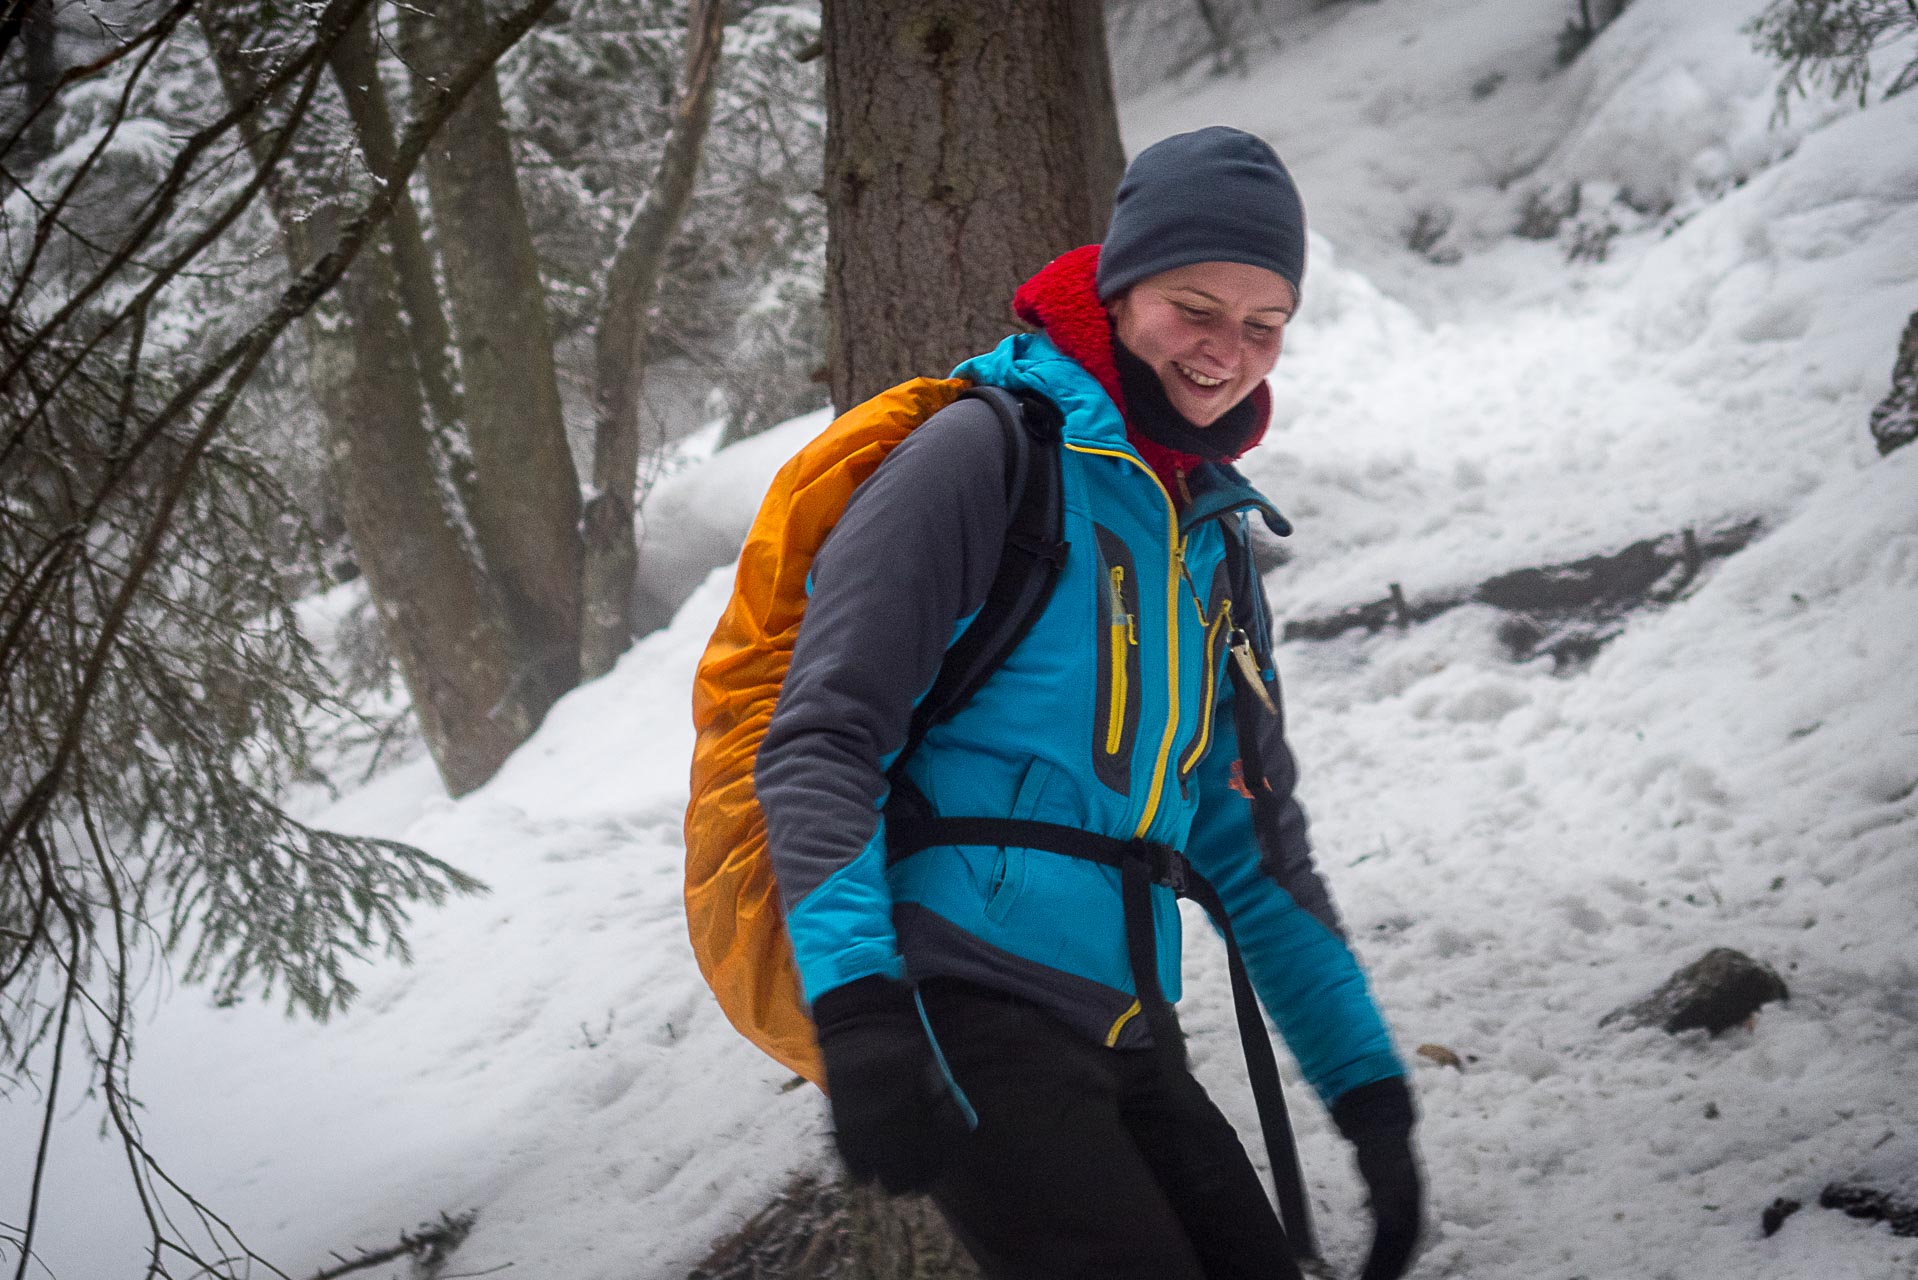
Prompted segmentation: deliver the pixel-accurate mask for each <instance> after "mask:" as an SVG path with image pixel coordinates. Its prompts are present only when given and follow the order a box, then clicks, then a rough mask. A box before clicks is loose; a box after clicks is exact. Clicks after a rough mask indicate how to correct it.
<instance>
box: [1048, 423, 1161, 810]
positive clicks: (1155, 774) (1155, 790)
mask: <svg viewBox="0 0 1918 1280" xmlns="http://www.w3.org/2000/svg"><path fill="white" fill-rule="evenodd" d="M1066 448H1068V449H1070V450H1072V451H1073V452H1074V453H1086V454H1097V455H1101V456H1104V457H1108V458H1122V459H1124V460H1125V461H1127V462H1129V463H1131V464H1132V465H1133V466H1135V467H1137V468H1139V470H1141V471H1143V472H1145V473H1146V475H1147V476H1148V477H1149V478H1150V479H1151V481H1152V486H1153V488H1155V489H1157V490H1158V491H1159V496H1160V497H1162V498H1164V499H1165V511H1166V529H1167V532H1168V534H1169V535H1170V536H1169V537H1168V538H1167V540H1166V546H1168V547H1170V548H1171V551H1172V563H1171V565H1170V566H1169V568H1170V572H1168V573H1167V574H1166V581H1165V627H1166V641H1167V643H1166V658H1165V665H1166V685H1167V690H1166V692H1167V695H1168V700H1167V707H1166V718H1165V734H1164V735H1163V736H1162V737H1161V738H1160V739H1159V755H1158V758H1157V759H1156V760H1155V761H1154V762H1153V765H1152V789H1151V790H1150V791H1148V792H1146V797H1145V811H1144V812H1143V813H1141V814H1140V815H1139V825H1138V827H1137V828H1136V829H1135V830H1134V831H1133V833H1132V838H1133V839H1134V840H1140V839H1143V838H1144V837H1145V833H1146V832H1147V831H1148V830H1149V829H1151V826H1152V819H1153V818H1154V817H1155V816H1156V815H1157V814H1158V812H1159V801H1160V799H1161V798H1162V797H1163V796H1164V795H1165V767H1166V765H1167V764H1168V763H1169V762H1170V761H1171V759H1172V742H1173V740H1174V739H1175V738H1176V737H1177V736H1178V733H1179V578H1180V576H1181V575H1182V574H1183V573H1184V572H1185V540H1184V539H1183V538H1181V537H1180V536H1179V509H1178V507H1176V506H1175V505H1173V502H1172V495H1171V494H1170V493H1168V492H1166V487H1165V485H1164V484H1163V483H1161V482H1160V480H1159V477H1158V476H1157V475H1156V474H1155V473H1154V472H1153V470H1152V468H1151V467H1148V466H1147V465H1146V464H1145V463H1144V462H1143V461H1141V460H1140V459H1139V458H1138V457H1137V456H1136V455H1134V454H1130V453H1126V452H1124V451H1122V450H1119V449H1089V448H1087V447H1086V446H1084V445H1077V444H1072V443H1071V442H1069V441H1068V442H1066Z"/></svg>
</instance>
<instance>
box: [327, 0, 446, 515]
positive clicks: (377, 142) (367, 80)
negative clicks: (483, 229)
mask: <svg viewBox="0 0 1918 1280" xmlns="http://www.w3.org/2000/svg"><path fill="white" fill-rule="evenodd" d="M327 61H328V65H329V66H330V67H331V68H332V71H333V78H334V80H335V81H336V82H337V83H338V84H339V87H340V94H341V96H342V97H343V98H344V99H345V100H346V109H347V111H348V113H349V114H351V115H352V117H353V129H354V132H355V133H356V134H357V135H358V136H359V141H360V150H361V151H362V153H363V154H364V155H365V156H366V167H367V170H368V171H369V172H370V173H372V175H373V176H374V177H375V178H377V179H379V180H380V181H381V182H390V181H392V178H393V163H394V157H393V147H394V144H393V113H392V111H391V110H390V109H389V108H388V106H387V101H386V90H385V89H384V88H383V87H382V86H381V84H380V72H379V63H378V59H377V57H376V55H375V52H374V48H373V19H372V15H371V14H370V13H369V14H368V15H367V16H366V17H364V18H362V19H361V20H360V21H359V22H356V23H354V24H353V26H352V28H351V29H349V30H348V31H347V33H346V35H345V36H344V37H342V38H341V40H340V42H339V43H338V44H336V45H334V46H333V51H332V54H331V55H330V56H329V58H328V60H327ZM389 229H390V234H391V236H392V242H393V270H394V272H395V274H397V275H398V277H399V286H400V300H401V301H402V303H403V304H404V305H405V307H406V320H407V325H406V331H407V336H408V337H409V338H410V339H411V346H412V350H413V363H414V364H415V365H417V366H418V367H419V376H420V387H421V389H422V390H423V391H424V392H425V393H426V404H427V407H428V408H429V409H431V410H432V413H433V419H434V423H435V425H436V426H437V427H438V428H439V430H440V431H441V432H442V433H447V434H449V435H450V434H451V433H453V432H456V431H457V430H458V429H459V425H460V423H461V421H462V415H461V410H460V400H459V392H458V389H457V388H458V383H459V375H458V373H457V372H456V371H455V370H454V368H453V333H452V330H451V329H450V328H449V327H448V325H447V323H446V309H445V306H444V304H443V303H442V301H441V299H440V288H439V281H438V280H437V279H435V278H434V275H433V254H432V251H431V250H430V249H429V248H428V247H427V244H426V232H425V230H424V229H423V228H422V227H421V225H420V213H419V209H418V207H417V206H415V205H414V203H413V197H412V196H411V195H410V194H409V193H408V191H407V190H405V189H404V188H402V189H401V191H400V192H399V193H398V195H397V196H395V197H394V200H393V217H392V221H391V222H390V223H389ZM460 461H461V462H465V461H466V460H463V459H462V460H460ZM455 481H456V486H457V487H458V489H459V491H460V496H461V498H462V499H463V500H464V501H466V502H468V503H470V502H472V501H473V496H472V493H471V488H472V468H471V466H470V465H460V466H457V467H456V469H455Z"/></svg>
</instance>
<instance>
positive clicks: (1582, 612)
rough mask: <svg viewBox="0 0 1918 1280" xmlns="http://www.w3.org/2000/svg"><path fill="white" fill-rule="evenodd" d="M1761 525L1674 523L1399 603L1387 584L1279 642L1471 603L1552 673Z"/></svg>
mask: <svg viewBox="0 0 1918 1280" xmlns="http://www.w3.org/2000/svg"><path fill="white" fill-rule="evenodd" d="M1763 529H1764V522H1763V521H1761V520H1756V519H1747V520H1738V521H1734V522H1730V523H1727V524H1723V525H1718V526H1715V527H1712V528H1709V529H1706V530H1705V531H1703V532H1699V531H1697V530H1693V529H1683V530H1680V531H1679V532H1677V533H1668V534H1665V535H1663V536H1662V537H1657V538H1647V539H1644V540H1643V541H1640V542H1634V543H1632V544H1631V545H1630V546H1628V547H1626V548H1625V549H1624V550H1622V551H1617V552H1612V553H1610V554H1607V555H1597V556H1586V557H1585V558H1583V559H1581V560H1572V561H1568V562H1566V563H1563V564H1553V565H1543V566H1539V567H1537V568H1531V569H1516V570H1513V571H1512V572H1510V573H1502V574H1499V575H1498V576H1497V577H1494V578H1488V579H1486V580H1485V581H1484V582H1481V583H1480V584H1479V585H1478V586H1476V587H1474V588H1472V589H1471V590H1469V591H1463V592H1455V593H1452V594H1449V595H1436V596H1424V597H1420V598H1416V599H1408V598H1407V597H1406V596H1405V594H1404V592H1403V591H1402V590H1400V589H1399V588H1398V585H1397V584H1393V586H1392V588H1391V589H1389V590H1388V591H1387V594H1386V595H1385V597H1384V598H1382V599H1379V600H1372V601H1368V602H1366V603H1364V604H1357V605H1353V606H1351V607H1349V608H1346V609H1341V610H1340V611H1339V612H1337V613H1333V614H1326V615H1323V616H1321V617H1316V618H1294V619H1292V620H1290V621H1288V622H1287V623H1286V624H1285V631H1284V638H1285V639H1287V640H1330V639H1332V638H1333V637H1335V636H1339V635H1343V634H1344V633H1345V632H1347V631H1355V630H1358V629H1360V628H1363V629H1364V630H1367V631H1372V632H1377V631H1381V630H1383V629H1384V628H1386V627H1388V626H1398V627H1401V628H1403V627H1407V626H1410V625H1412V624H1413V623H1419V622H1426V621H1428V620H1430V619H1432V618H1436V617H1438V616H1439V615H1440V614H1442V613H1445V612H1447V611H1449V610H1452V609H1456V608H1457V607H1458V606H1460V605H1462V604H1472V603H1477V604H1486V605H1491V606H1492V607H1493V608H1495V609H1501V610H1503V611H1505V613H1506V614H1508V615H1509V616H1508V617H1507V618H1506V619H1505V620H1504V621H1503V622H1502V623H1501V624H1500V625H1499V629H1498V636H1499V641H1500V643H1502V644H1503V645H1504V646H1505V649H1506V652H1507V653H1508V654H1510V655H1511V657H1512V659H1513V660H1514V661H1517V662H1524V661H1527V660H1529V659H1531V658H1534V657H1538V656H1541V655H1549V656H1550V657H1551V658H1552V660H1553V664H1554V668H1555V669H1556V670H1558V671H1566V670H1571V669H1576V668H1577V667H1580V666H1582V665H1584V664H1585V663H1586V662H1589V661H1590V660H1591V659H1592V658H1593V657H1594V656H1595V655H1596V654H1597V653H1598V651H1599V650H1600V649H1602V648H1603V647H1604V646H1605V644H1606V643H1607V642H1608V641H1610V640H1611V639H1612V638H1613V637H1614V636H1616V635H1618V634H1619V632H1621V631H1623V630H1624V629H1625V623H1626V620H1627V618H1628V617H1629V616H1630V614H1631V613H1632V612H1633V611H1634V610H1637V609H1643V608H1648V607H1657V606H1660V605H1665V604H1669V603H1671V602H1672V601H1673V600H1676V599H1677V598H1678V597H1679V596H1681V595H1683V594H1684V593H1685V591H1686V590H1688V589H1689V588H1690V587H1691V586H1692V584H1693V583H1694V582H1696V581H1697V579H1698V575H1699V574H1700V573H1701V572H1702V571H1703V569H1704V568H1705V566H1706V565H1708V564H1710V563H1711V562H1712V561H1714V560H1720V559H1723V558H1724V557H1726V556H1729V555H1732V554H1733V553H1734V552H1737V551H1740V550H1743V549H1744V548H1745V547H1746V546H1747V545H1749V544H1750V543H1751V541H1752V539H1754V538H1756V537H1757V536H1758V535H1759V533H1760V532H1762V531H1763Z"/></svg>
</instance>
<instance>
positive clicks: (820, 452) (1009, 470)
mask: <svg viewBox="0 0 1918 1280" xmlns="http://www.w3.org/2000/svg"><path fill="white" fill-rule="evenodd" d="M962 396H965V397H972V398H976V399H981V400H984V401H985V402H986V403H987V404H988V405H990V406H991V407H992V409H993V411H994V413H995V414H996V415H997V417H998V419H999V424H1000V426H1001V428H1002V430H1003V433H1004V435H1005V438H1006V447H1007V462H1008V465H1007V467H1006V476H1007V489H1006V493H1007V498H1008V502H1009V508H1008V509H1009V510H1010V511H1011V516H1010V517H1009V520H1008V524H1007V529H1006V542H1005V551H1004V552H1003V553H1002V554H1001V557H1000V562H999V569H998V572H997V574H996V576H995V577H994V579H993V582H992V585H991V587H990V589H989V590H988V591H987V594H986V600H985V603H984V604H983V605H982V606H981V607H980V609H979V612H978V614H977V615H976V616H975V617H974V619H973V622H972V625H970V626H969V627H967V628H966V629H965V631H964V632H963V633H962V634H961V636H960V637H959V639H958V640H957V641H956V642H955V643H954V644H953V645H952V647H951V648H949V649H948V650H947V651H946V656H945V659H944V661H943V663H942V665H941V666H940V670H939V675H938V677H937V679H935V680H934V682H933V685H932V688H931V689H930V690H929V691H928V692H927V694H926V696H925V697H924V698H923V699H921V700H920V703H919V706H918V708H917V709H916V711H915V712H914V715H913V719H912V722H911V725H910V726H909V728H908V731H907V737H906V744H905V747H904V748H903V749H902V750H901V751H900V752H899V755H898V760H899V761H903V760H905V759H906V758H907V757H908V756H909V755H911V753H912V751H913V749H914V748H915V747H916V746H917V745H918V744H919V741H920V740H921V739H922V738H923V737H924V736H925V733H926V731H927V730H928V729H930V728H931V727H932V726H933V725H935V724H937V723H939V722H940V721H941V720H943V719H945V718H947V717H949V716H951V715H952V714H954V713H955V712H957V711H958V710H959V708H960V707H961V706H963V705H964V704H965V702H966V700H967V699H969V698H970V697H971V696H972V695H973V694H974V693H975V692H977V690H978V689H979V688H980V686H982V685H983V684H984V683H985V682H986V680H987V679H988V678H990V677H991V675H992V673H993V672H994V671H996V670H997V669H998V667H999V665H1000V664H1001V663H1002V662H1003V661H1004V660H1005V657H1006V655H1007V654H1009V653H1010V652H1012V650H1013V648H1014V647H1015V646H1016V645H1017V644H1018V643H1019V641H1020V640H1022V639H1023V638H1024V637H1025V634H1026V632H1027V631H1028V630H1030V629H1031V626H1032V624H1033V622H1034V621H1035V620H1036V619H1037V618H1038V616H1039V614H1040V613H1041V612H1042V611H1043V610H1044V609H1045V606H1046V602H1047V600H1048V599H1049V598H1050V596H1051V593H1052V587H1053V584H1054V583H1055V582H1056V581H1057V579H1058V574H1059V569H1060V567H1061V566H1062V565H1063V563H1064V558H1065V544H1064V542H1063V541H1062V537H1063V528H1064V504H1063V498H1062V496H1061V486H1060V479H1059V458H1058V450H1059V445H1058V440H1059V425H1060V422H1061V417H1060V414H1059V412H1058V410H1057V409H1056V408H1055V407H1054V406H1053V405H1052V404H1050V403H1049V402H1047V401H1045V400H1043V399H1042V398H1039V397H1035V396H1023V397H1022V396H1015V395H1014V394H1013V393H1011V392H1008V391H1006V390H1004V389H1002V388H999V387H987V386H973V385H972V384H970V383H968V382H967V381H965V380H964V379H959V378H915V379H913V380H912V381H910V382H905V383H901V384H900V385H898V386H896V387H893V388H891V389H890V390H887V391H883V392H881V393H880V394H879V395H877V396H874V397H873V398H872V399H870V400H868V401H866V402H865V403H864V404H861V405H858V406H857V407H855V408H853V409H850V410H848V411H847V412H846V413H843V414H841V415H840V416H839V417H838V418H836V419H834V421H833V422H832V425H830V426H829V427H827V428H826V430H825V431H823V432H821V433H820V434H819V435H818V436H816V437H815V438H814V439H813V440H812V441H811V442H810V443H809V444H807V445H806V446H805V448H803V449H801V450H800V451H799V453H798V454H796V455H795V456H794V457H793V458H792V459H791V460H790V461H789V462H787V463H786V465H785V466H784V467H782V468H780V470H779V473H778V474H777V475H776V476H775V477H774V479H773V482H772V487H771V488H770V489H769V490H768V491H767V494H766V497H765V500H764V501H763V502H762V503H761V504H760V508H759V514H758V515H757V516H756V517H755V518H754V520H753V524H752V529H751V531H750V532H749V533H748V534H747V536H746V543H745V546H744V547H743V548H742V549H741V551H740V555H739V569H738V573H737V575H736V577H735V580H734V585H733V594H732V598H731V600H730V601H728V603H727V605H726V609H725V612H724V613H722V614H721V615H720V619H719V623H718V625H717V626H716V627H715V628H714V630H713V636H712V639H711V640H710V641H709V642H708V643H707V646H706V651H705V653H704V654H703V655H702V657H701V658H700V661H699V668H698V672H697V674H696V675H695V677H694V681H693V726H694V730H695V733H696V738H695V743H694V747H693V766H692V800H691V802H690V804H689V805H688V806H687V810H686V923H687V928H688V930H689V932H690V934H691V937H692V944H693V955H694V958H695V959H696V960H697V961H698V963H699V969H700V973H701V974H702V975H703V976H704V977H705V979H706V982H707V985H708V986H710V987H711V988H712V990H713V994H714V995H715V996H717V997H718V999H719V1005H720V1008H721V1009H722V1010H724V1011H725V1014H726V1017H727V1018H728V1019H729V1020H730V1021H731V1022H732V1024H733V1026H734V1027H736V1028H738V1030H739V1031H740V1032H741V1034H743V1035H744V1036H745V1037H746V1038H747V1039H749V1040H751V1041H752V1042H753V1043H754V1044H756V1045H758V1046H759V1047H760V1048H761V1049H763V1050H764V1051H765V1052H766V1053H768V1054H770V1055H771V1056H772V1057H773V1058H775V1059H777V1060H778V1061H779V1062H781V1063H783V1064H784V1065H785V1066H787V1067H789V1068H790V1069H792V1070H793V1071H795V1072H797V1073H798V1074H799V1075H801V1076H804V1077H805V1078H806V1079H808V1080H811V1081H812V1082H813V1083H814V1084H816V1085H820V1086H822V1087H823V1085H824V1082H825V1068H824V1065H823V1063H822V1062H821V1060H820V1056H819V1047H818V1044H817V1042H816V1041H815V1039H814V1036H813V1027H812V1022H811V1020H810V1019H809V1018H808V1017H807V1015H806V1006H805V1002H804V1000H803V998H802V997H801V994H800V984H799V973H798V969H797V967H796V966H795V964H794V961H793V955H792V944H791V942H790V941H789V940H788V938H787V936H786V927H785V919H784V913H783V912H782V910H781V908H780V902H779V890H778V886H777V885H776V884H775V883H774V880H773V872H772V859H771V857H770V856H769V854H768V850H767V846H766V824H765V816H764V814H763V813H762V812H761V811H760V808H759V800H758V797H757V795H756V794H755V792H754V788H753V765H754V762H755V761H756V759H757V758H758V755H759V744H760V741H761V740H762V739H763V738H764V736H765V733H766V726H767V725H768V723H770V721H771V719H772V713H773V708H774V706H775V704H776V703H777V701H778V698H779V690H780V686H781V685H782V684H783V683H784V682H785V678H786V672H787V669H788V667H789V666H790V664H791V661H792V650H793V641H794V640H795V638H796V637H797V636H798V633H799V624H800V621H801V620H802V619H803V618H804V616H805V610H806V599H807V594H806V587H807V579H808V577H809V575H810V574H811V571H812V562H813V557H814V556H815V555H816V554H817V553H818V550H819V548H820V547H821V546H822V545H823V544H824V543H825V541H826V536H827V535H828V534H830V533H831V532H832V530H833V527H834V526H835V525H836V524H837V523H838V520H839V516H840V513H841V512H842V511H844V510H845V507H846V503H847V502H848V501H850V500H851V498H852V495H853V492H854V490H856V489H857V488H858V487H859V486H860V485H861V484H862V483H864V481H865V480H866V478H867V477H869V476H870V475H872V473H873V472H874V471H876V470H877V469H878V467H879V464H880V463H881V462H883V461H884V460H885V458H886V456H887V455H888V454H889V453H891V452H892V450H893V448H894V446H896V445H898V444H899V442H900V441H902V440H904V439H905V438H906V436H907V435H908V434H910V433H911V432H912V431H913V429H914V428H916V427H918V426H919V425H920V424H921V423H923V422H925V421H926V420H927V419H928V418H930V417H932V416H933V414H935V413H937V412H938V411H939V410H941V409H944V408H946V407H947V406H948V405H950V404H952V403H954V402H955V401H957V400H959V399H960V398H961V397H962ZM897 768H898V764H897V762H895V765H894V769H895V772H896V771H897Z"/></svg>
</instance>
